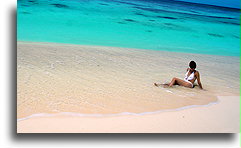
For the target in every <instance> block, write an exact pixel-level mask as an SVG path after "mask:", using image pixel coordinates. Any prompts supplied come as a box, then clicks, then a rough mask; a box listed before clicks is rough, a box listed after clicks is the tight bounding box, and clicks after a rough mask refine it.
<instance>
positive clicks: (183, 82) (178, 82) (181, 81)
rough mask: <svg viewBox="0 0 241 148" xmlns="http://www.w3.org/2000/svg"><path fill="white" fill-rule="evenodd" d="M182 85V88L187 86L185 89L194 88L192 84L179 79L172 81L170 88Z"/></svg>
mask: <svg viewBox="0 0 241 148" xmlns="http://www.w3.org/2000/svg"><path fill="white" fill-rule="evenodd" d="M175 84H177V85H180V86H185V87H189V88H192V84H190V83H188V82H186V81H184V80H181V79H179V78H173V79H172V81H171V82H170V84H169V87H172V86H173V85H175Z"/></svg>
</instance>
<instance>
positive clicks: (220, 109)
mask: <svg viewBox="0 0 241 148" xmlns="http://www.w3.org/2000/svg"><path fill="white" fill-rule="evenodd" d="M219 99H220V103H218V104H214V105H210V106H207V107H196V108H189V109H185V110H180V111H172V112H163V113H157V114H151V115H142V116H133V115H123V116H114V117H74V116H66V115H60V116H52V117H36V118H32V119H28V120H23V121H21V122H17V133H18V134H21V133H239V128H240V127H239V97H232V96H230V97H227V96H225V97H224V96H220V97H219ZM230 100H231V101H230ZM96 122H98V125H96ZM60 123H61V124H60Z"/></svg>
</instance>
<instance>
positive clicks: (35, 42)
mask: <svg viewBox="0 0 241 148" xmlns="http://www.w3.org/2000/svg"><path fill="white" fill-rule="evenodd" d="M17 42H18V43H25V44H39V45H41V44H45V45H48V44H49V45H51V44H52V45H61V44H62V45H64V46H83V47H101V48H119V49H125V50H128V49H130V50H143V51H147V52H151V51H153V52H167V53H169V52H170V53H178V54H187V55H201V56H218V57H224V58H225V57H233V58H239V57H240V56H231V55H215V54H206V53H189V52H181V51H179V52H178V51H168V50H155V49H144V48H129V47H120V46H105V45H90V44H72V43H60V42H37V41H23V40H18V41H17ZM162 48H171V47H162Z"/></svg>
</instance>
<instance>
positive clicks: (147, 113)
mask: <svg viewBox="0 0 241 148" xmlns="http://www.w3.org/2000/svg"><path fill="white" fill-rule="evenodd" d="M218 103H219V101H216V102H211V103H209V104H206V105H190V106H184V107H180V108H177V109H165V110H158V111H153V112H143V113H132V112H122V113H116V114H82V113H76V112H60V113H52V114H50V113H38V114H32V115H30V116H27V117H24V118H19V119H17V122H19V121H23V120H27V119H30V118H34V117H52V116H60V115H68V116H76V117H113V116H122V115H134V116H142V115H150V114H157V113H162V112H171V111H180V110H184V109H189V108H194V107H207V106H210V105H214V104H218Z"/></svg>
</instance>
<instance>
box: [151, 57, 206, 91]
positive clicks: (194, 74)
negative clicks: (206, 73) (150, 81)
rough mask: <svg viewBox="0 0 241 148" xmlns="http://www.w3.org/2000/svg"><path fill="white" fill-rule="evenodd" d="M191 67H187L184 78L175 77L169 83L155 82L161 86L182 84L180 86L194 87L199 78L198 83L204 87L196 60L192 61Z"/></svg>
mask: <svg viewBox="0 0 241 148" xmlns="http://www.w3.org/2000/svg"><path fill="white" fill-rule="evenodd" d="M189 67H190V68H187V73H186V75H185V78H184V80H182V79H179V78H173V79H172V81H171V82H170V83H168V84H157V83H154V85H155V86H159V85H164V86H169V87H172V86H173V85H180V86H185V87H189V88H193V87H194V82H195V81H196V80H197V82H198V85H199V87H200V88H201V89H203V87H202V83H201V80H200V74H199V72H198V71H197V70H195V68H196V63H195V62H194V61H191V62H190V63H189Z"/></svg>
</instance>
